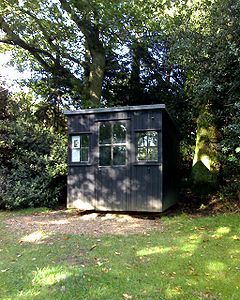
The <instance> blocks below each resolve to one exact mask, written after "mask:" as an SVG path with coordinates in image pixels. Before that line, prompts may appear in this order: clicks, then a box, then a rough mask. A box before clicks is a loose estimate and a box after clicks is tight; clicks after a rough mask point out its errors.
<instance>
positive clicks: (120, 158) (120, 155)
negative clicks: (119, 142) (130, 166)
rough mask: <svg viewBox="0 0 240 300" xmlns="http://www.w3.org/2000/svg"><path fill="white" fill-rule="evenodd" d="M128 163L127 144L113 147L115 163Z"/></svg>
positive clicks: (118, 164)
mask: <svg viewBox="0 0 240 300" xmlns="http://www.w3.org/2000/svg"><path fill="white" fill-rule="evenodd" d="M125 164H126V146H115V147H113V165H115V166H116V165H117V166H120V165H125Z"/></svg>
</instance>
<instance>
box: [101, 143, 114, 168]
mask: <svg viewBox="0 0 240 300" xmlns="http://www.w3.org/2000/svg"><path fill="white" fill-rule="evenodd" d="M110 165H111V147H110V146H101V147H99V166H110Z"/></svg>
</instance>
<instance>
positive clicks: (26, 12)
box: [20, 9, 81, 64]
mask: <svg viewBox="0 0 240 300" xmlns="http://www.w3.org/2000/svg"><path fill="white" fill-rule="evenodd" d="M20 10H21V11H22V12H23V13H25V14H26V15H28V16H30V17H31V18H32V19H34V21H35V22H36V23H37V25H38V26H39V28H40V30H41V32H42V33H43V35H44V37H45V38H46V41H47V42H48V44H49V45H50V47H51V48H52V49H53V50H54V51H56V53H57V54H58V55H61V56H62V57H63V58H66V59H68V60H70V61H72V62H74V63H76V64H81V62H80V60H79V59H76V58H75V57H73V56H72V55H70V54H69V53H66V52H62V51H61V49H60V47H59V46H58V45H57V44H55V43H54V42H53V40H54V38H53V37H52V36H50V35H49V34H48V31H47V30H46V29H45V27H44V26H43V25H42V23H41V20H40V19H38V18H37V17H36V16H35V15H34V14H33V13H31V12H30V11H28V10H25V9H20Z"/></svg>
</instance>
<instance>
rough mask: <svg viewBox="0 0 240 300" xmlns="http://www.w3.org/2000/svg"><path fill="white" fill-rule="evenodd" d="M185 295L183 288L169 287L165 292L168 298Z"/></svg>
mask: <svg viewBox="0 0 240 300" xmlns="http://www.w3.org/2000/svg"><path fill="white" fill-rule="evenodd" d="M182 293H183V290H182V287H181V286H175V287H168V288H167V289H166V291H165V295H166V297H167V298H170V299H171V298H175V297H176V296H179V295H181V294H182Z"/></svg>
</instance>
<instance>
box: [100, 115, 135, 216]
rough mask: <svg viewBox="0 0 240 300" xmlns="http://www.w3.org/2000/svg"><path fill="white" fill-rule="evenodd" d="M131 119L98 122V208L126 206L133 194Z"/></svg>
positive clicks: (114, 208) (122, 208)
mask: <svg viewBox="0 0 240 300" xmlns="http://www.w3.org/2000/svg"><path fill="white" fill-rule="evenodd" d="M128 145H129V121H127V120H117V121H104V122H99V124H98V165H97V168H96V209H100V210H115V211H117V210H119V211H121V210H127V202H128V199H129V195H130V178H129V166H128V161H129V159H128V156H129V146H128Z"/></svg>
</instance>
